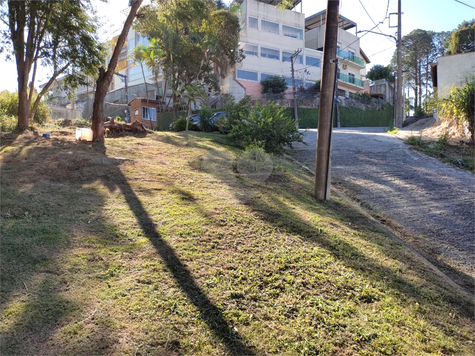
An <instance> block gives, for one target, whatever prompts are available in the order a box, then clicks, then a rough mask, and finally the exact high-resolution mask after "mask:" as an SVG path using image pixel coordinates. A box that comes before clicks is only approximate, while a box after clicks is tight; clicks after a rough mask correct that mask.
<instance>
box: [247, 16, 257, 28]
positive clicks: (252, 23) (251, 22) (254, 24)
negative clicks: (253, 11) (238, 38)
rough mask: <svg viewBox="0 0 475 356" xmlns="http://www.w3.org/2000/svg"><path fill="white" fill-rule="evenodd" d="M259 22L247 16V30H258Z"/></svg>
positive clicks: (255, 18)
mask: <svg viewBox="0 0 475 356" xmlns="http://www.w3.org/2000/svg"><path fill="white" fill-rule="evenodd" d="M258 24H259V20H258V19H257V17H251V16H249V28H252V29H254V30H258V29H259V25H258Z"/></svg>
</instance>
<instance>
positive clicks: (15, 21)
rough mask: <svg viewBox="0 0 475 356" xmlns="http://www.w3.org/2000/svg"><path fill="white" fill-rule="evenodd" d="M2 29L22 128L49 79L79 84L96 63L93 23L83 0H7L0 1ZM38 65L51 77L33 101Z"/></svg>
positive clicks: (99, 53) (99, 56)
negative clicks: (13, 71)
mask: <svg viewBox="0 0 475 356" xmlns="http://www.w3.org/2000/svg"><path fill="white" fill-rule="evenodd" d="M0 6H1V7H0V12H1V15H2V16H1V20H2V21H3V22H4V23H5V24H6V25H7V26H8V29H7V30H5V31H3V33H2V39H3V44H4V46H2V48H1V49H2V50H6V51H7V52H9V53H12V55H13V57H14V59H15V62H16V68H17V79H18V124H17V128H18V130H20V131H23V130H26V129H27V128H28V126H29V122H30V119H31V118H32V117H34V115H35V112H36V110H37V109H38V105H39V103H40V101H41V98H42V97H43V95H44V94H45V93H46V92H47V91H48V90H49V89H50V87H51V85H52V84H53V83H54V81H55V80H56V79H57V78H58V77H59V76H60V75H65V76H66V78H65V80H66V81H67V82H69V83H78V82H81V77H82V74H90V73H92V72H93V71H94V70H95V69H97V67H98V66H99V64H100V63H101V61H102V58H103V53H102V51H101V49H102V47H101V46H100V45H99V42H98V41H97V38H96V23H95V21H94V20H93V19H92V18H91V17H90V16H89V15H88V12H87V11H88V10H90V9H91V8H90V3H89V1H88V0H83V1H77V0H76V1H73V0H65V1H47V0H36V1H35V0H25V1H15V0H8V1H7V2H5V1H2V2H1V3H0ZM39 65H43V66H47V67H49V68H50V69H51V71H52V75H51V77H50V79H49V80H48V81H47V82H46V84H45V85H44V86H43V88H42V90H41V91H40V92H39V93H38V95H37V96H36V99H35V101H34V102H33V98H34V95H33V94H34V90H35V89H34V86H35V81H36V74H37V69H38V66H39Z"/></svg>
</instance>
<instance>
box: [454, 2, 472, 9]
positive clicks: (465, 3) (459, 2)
mask: <svg viewBox="0 0 475 356" xmlns="http://www.w3.org/2000/svg"><path fill="white" fill-rule="evenodd" d="M454 1H456V2H459V3H461V4H463V5H465V6H468V7H471V8H472V9H474V10H475V7H473V6H472V5H468V4H466V3H464V2H461V1H459V0H454Z"/></svg>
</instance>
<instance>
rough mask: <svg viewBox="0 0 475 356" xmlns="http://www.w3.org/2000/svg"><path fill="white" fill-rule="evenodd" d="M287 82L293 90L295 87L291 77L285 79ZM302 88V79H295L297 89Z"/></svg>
mask: <svg viewBox="0 0 475 356" xmlns="http://www.w3.org/2000/svg"><path fill="white" fill-rule="evenodd" d="M285 82H286V83H287V86H288V87H289V88H292V87H293V85H292V78H290V77H285ZM300 86H302V80H301V79H295V87H296V88H298V87H300Z"/></svg>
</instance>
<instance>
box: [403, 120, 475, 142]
mask: <svg viewBox="0 0 475 356" xmlns="http://www.w3.org/2000/svg"><path fill="white" fill-rule="evenodd" d="M396 136H398V137H400V138H403V139H407V138H408V137H410V136H417V137H419V136H420V137H422V139H423V140H428V141H436V140H438V139H439V138H441V137H443V136H447V138H448V140H449V141H451V142H454V143H460V141H468V140H469V138H470V136H469V131H468V129H467V128H465V127H461V126H460V125H458V124H457V123H456V122H455V120H450V121H447V120H443V121H442V120H436V119H435V118H434V117H432V116H430V117H426V118H423V119H420V120H418V121H416V122H414V123H413V124H410V125H408V126H406V127H403V128H402V129H401V130H400V131H399V132H398V133H397V134H396Z"/></svg>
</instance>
